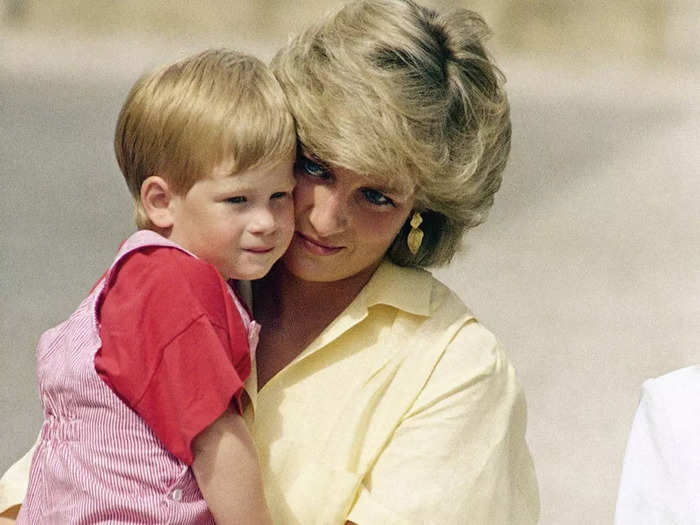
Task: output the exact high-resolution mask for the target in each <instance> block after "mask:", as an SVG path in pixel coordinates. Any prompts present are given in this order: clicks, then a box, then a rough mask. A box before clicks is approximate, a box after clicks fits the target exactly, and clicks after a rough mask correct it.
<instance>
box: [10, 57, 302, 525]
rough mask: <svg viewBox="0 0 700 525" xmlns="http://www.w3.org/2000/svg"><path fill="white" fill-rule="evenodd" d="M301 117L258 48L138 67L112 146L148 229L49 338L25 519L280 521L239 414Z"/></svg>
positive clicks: (288, 231)
mask: <svg viewBox="0 0 700 525" xmlns="http://www.w3.org/2000/svg"><path fill="white" fill-rule="evenodd" d="M295 148H296V138H295V130H294V124H293V120H292V117H291V115H290V114H289V113H288V111H287V108H286V102H285V98H284V95H283V93H282V91H281V88H280V87H279V86H278V84H277V82H276V81H275V79H274V77H273V76H272V74H271V73H270V72H269V71H268V70H267V68H266V67H265V66H264V65H263V64H262V63H261V62H260V61H258V60H257V59H255V58H252V57H249V56H246V55H242V54H239V53H236V52H233V51H224V50H216V51H206V52H204V53H201V54H199V55H196V56H194V57H190V58H188V59H185V60H182V61H180V62H178V63H175V64H172V65H170V66H168V67H165V68H162V69H160V70H158V71H156V72H154V73H151V74H149V75H147V76H145V77H144V78H142V79H141V80H140V81H139V82H137V84H136V85H135V86H134V87H133V88H132V90H131V92H130V94H129V96H128V98H127V100H126V102H125V104H124V106H123V108H122V111H121V114H120V116H119V121H118V124H117V129H116V135H115V150H116V155H117V159H118V162H119V166H120V168H121V171H122V173H123V175H124V177H125V179H126V182H127V185H128V187H129V189H130V191H131V194H132V196H133V198H134V201H135V205H136V222H137V225H138V227H139V231H137V232H136V233H135V234H133V235H132V236H131V237H129V239H127V240H126V241H125V242H124V244H123V245H122V246H121V248H120V249H119V252H118V254H117V257H116V259H115V261H114V263H113V264H112V266H111V267H110V268H109V269H108V270H107V272H106V273H105V275H104V276H103V278H102V279H101V280H100V281H99V282H98V284H97V285H96V287H95V288H94V289H93V291H92V292H91V293H90V295H89V296H88V297H87V298H86V299H85V300H84V301H83V302H82V303H81V304H80V306H79V307H78V309H77V310H76V311H75V312H74V313H73V315H71V317H70V318H69V319H68V320H67V321H65V322H64V323H62V324H60V325H59V326H57V327H55V328H53V329H51V330H49V331H47V332H46V333H44V334H43V336H42V338H41V340H40V342H39V345H38V349H37V374H38V377H39V390H40V395H41V400H42V405H43V408H44V414H45V421H44V425H43V427H42V431H41V437H40V442H39V444H38V447H37V449H36V452H35V454H34V458H33V460H32V467H31V475H30V483H29V490H28V493H27V497H26V500H25V503H24V505H23V506H22V510H21V512H20V514H19V518H18V521H19V522H20V523H68V522H71V523H73V522H75V523H102V522H107V521H109V522H120V523H178V524H180V523H213V522H214V520H216V523H219V524H222V523H236V524H246V523H251V524H252V523H255V524H258V523H267V522H269V516H268V514H267V509H266V506H265V502H264V497H263V491H262V485H261V481H260V473H259V471H258V465H257V455H256V452H255V448H254V445H253V443H252V440H251V438H250V436H249V434H248V432H247V429H246V427H245V424H244V423H243V420H242V416H241V409H242V407H241V393H242V390H243V382H244V381H245V380H246V378H247V377H248V375H249V374H250V371H251V355H250V354H251V352H253V351H254V348H255V345H256V343H257V330H258V327H257V325H256V324H255V322H254V321H251V320H250V317H249V316H248V313H247V311H246V309H245V308H244V307H243V306H242V305H241V303H240V302H239V300H238V299H237V298H236V295H235V293H234V292H233V291H232V289H231V287H230V284H228V283H227V280H230V279H258V278H260V277H262V276H263V275H265V274H266V273H267V272H268V270H269V269H270V267H271V266H272V264H273V263H274V262H275V261H276V260H277V259H278V258H279V257H280V256H281V255H282V254H283V253H284V251H285V250H286V248H287V246H288V244H289V242H290V240H291V237H292V234H293V229H294V211H293V201H292V189H293V187H294V176H293V173H292V164H293V160H294V154H295Z"/></svg>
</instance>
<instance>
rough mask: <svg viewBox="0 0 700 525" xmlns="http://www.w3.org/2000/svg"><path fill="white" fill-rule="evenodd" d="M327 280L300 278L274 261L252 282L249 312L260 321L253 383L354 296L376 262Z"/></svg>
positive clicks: (300, 346) (315, 334)
mask: <svg viewBox="0 0 700 525" xmlns="http://www.w3.org/2000/svg"><path fill="white" fill-rule="evenodd" d="M378 265H379V263H377V264H376V265H374V266H372V267H371V268H367V269H366V270H364V271H362V272H360V273H358V274H356V275H354V276H352V277H349V278H347V279H342V280H339V281H333V282H312V281H304V280H301V279H299V278H297V277H295V276H294V275H292V274H290V273H289V272H288V271H287V269H286V268H285V267H284V265H283V264H281V263H280V264H277V265H276V266H275V267H274V268H273V269H272V271H271V272H270V273H269V274H268V275H267V276H266V277H265V278H264V279H262V280H260V281H256V282H255V283H254V285H253V305H254V310H255V318H256V320H257V321H258V322H260V324H261V325H262V327H263V329H262V332H261V338H260V344H259V345H258V351H257V358H256V359H257V363H258V384H259V385H258V386H259V388H262V386H263V385H264V384H265V383H266V382H267V381H269V379H270V378H272V377H273V376H274V375H275V374H276V373H277V372H279V371H280V370H281V369H282V368H284V367H285V366H287V364H289V363H290V362H291V361H292V360H293V359H295V358H296V356H298V355H299V354H300V353H301V352H302V351H303V350H304V349H305V348H306V347H307V346H308V345H309V344H310V343H311V342H312V341H313V340H314V339H316V337H318V335H319V334H320V333H321V332H322V331H323V330H324V329H325V328H326V327H327V326H328V325H329V324H330V323H331V322H332V321H333V320H334V319H335V318H336V317H338V315H340V313H341V312H342V311H343V310H345V308H347V306H348V305H349V304H350V303H351V302H352V301H353V299H355V297H356V296H357V294H358V293H360V291H361V290H362V288H364V286H365V285H366V284H367V282H368V281H369V279H370V277H371V276H372V274H373V273H374V270H376V268H377V266H378Z"/></svg>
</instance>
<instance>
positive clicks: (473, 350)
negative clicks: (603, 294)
mask: <svg viewBox="0 0 700 525" xmlns="http://www.w3.org/2000/svg"><path fill="white" fill-rule="evenodd" d="M319 301H323V297H319ZM263 330H264V327H263ZM246 386H247V388H246V390H248V391H249V394H252V395H251V398H252V400H253V404H252V406H250V407H249V408H248V411H247V412H246V414H245V416H246V420H247V421H248V423H249V426H250V429H251V432H252V433H253V437H254V438H255V441H256V443H257V445H258V449H259V453H260V462H261V468H262V475H263V480H264V484H265V488H266V496H267V502H268V504H269V506H270V510H271V513H272V516H273V519H274V522H275V523H277V524H284V525H286V524H289V525H293V524H305V525H309V524H319V525H332V524H336V523H337V524H342V523H343V522H344V521H345V520H350V521H353V522H355V523H358V524H359V525H372V524H378V525H380V524H381V525H390V524H406V523H426V524H445V525H447V524H477V525H481V524H483V525H499V524H504V525H505V524H518V525H519V524H531V523H536V522H537V519H538V514H539V500H538V491H537V482H536V479H535V473H534V468H533V464H532V460H531V458H530V453H529V451H528V448H527V444H526V442H525V426H526V415H525V401H524V398H523V394H522V390H521V388H520V385H519V384H518V381H517V379H516V377H515V373H514V371H513V368H512V366H511V365H510V363H509V362H508V360H507V358H506V357H505V355H504V354H503V351H502V350H501V348H500V347H499V345H498V342H497V341H496V340H495V338H494V337H493V335H492V334H491V333H490V332H489V331H488V330H486V329H485V328H484V327H483V326H482V325H480V324H479V323H478V322H477V321H476V319H475V318H474V317H473V316H472V314H471V313H470V312H469V311H468V310H467V308H466V307H465V306H464V304H463V303H462V302H461V301H460V300H459V299H458V298H457V297H456V296H455V295H454V294H453V293H452V292H451V291H450V290H448V289H447V288H446V287H445V286H443V285H442V284H441V283H439V282H438V281H437V280H435V279H434V278H433V277H432V276H431V275H430V274H429V273H428V272H425V271H421V270H415V269H406V268H399V267H397V266H395V265H393V264H391V263H389V262H384V263H382V265H381V266H380V267H379V268H378V269H377V271H376V272H375V274H374V276H373V277H372V279H371V280H370V282H369V283H368V284H367V285H366V286H365V288H364V289H363V290H362V291H361V292H360V294H359V295H358V296H357V298H356V299H355V300H354V301H353V302H352V303H351V304H350V306H348V308H347V309H346V310H345V311H344V312H343V313H342V314H341V315H340V316H338V318H336V319H335V320H334V321H333V322H332V323H331V324H330V325H329V326H328V327H327V328H326V330H324V332H323V333H322V334H321V335H320V336H319V337H318V338H317V339H316V340H315V341H314V342H313V343H311V345H309V347H308V348H306V349H305V350H304V352H303V353H301V354H300V355H299V356H298V357H297V358H296V359H295V360H294V361H293V362H292V363H290V364H289V365H288V366H287V367H286V368H284V369H283V370H282V371H281V372H279V373H278V374H277V375H276V376H275V377H273V378H272V379H271V380H270V381H269V382H268V383H267V384H266V385H265V386H264V387H263V388H262V390H261V391H260V392H258V393H257V394H255V392H256V391H257V386H256V380H255V374H253V375H252V378H251V380H250V381H249V383H248V384H247V385H246ZM25 463H26V466H25V467H24V468H23V469H22V467H21V465H15V467H14V468H15V471H14V476H13V477H12V478H10V477H9V476H5V477H3V479H2V482H0V504H2V505H3V506H0V511H2V509H4V508H6V507H7V506H9V505H12V504H15V503H18V497H21V496H18V494H21V493H22V490H18V483H20V482H18V479H19V478H24V479H26V476H27V474H26V471H27V468H28V463H29V461H28V460H25ZM18 470H23V472H24V475H23V476H19V478H18V476H17V471H18ZM8 474H9V472H8ZM21 482H22V483H25V481H24V480H22V481H21Z"/></svg>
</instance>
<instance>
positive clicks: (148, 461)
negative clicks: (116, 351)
mask: <svg viewBox="0 0 700 525" xmlns="http://www.w3.org/2000/svg"><path fill="white" fill-rule="evenodd" d="M153 245H162V246H173V247H177V246H176V245H174V244H173V243H171V242H170V241H168V240H166V239H164V238H163V237H161V236H159V235H157V234H155V233H154V232H150V231H139V232H137V233H135V234H134V235H132V236H131V237H130V238H129V239H128V240H127V241H126V242H125V243H124V244H123V245H122V247H121V249H120V251H119V253H118V255H117V258H116V260H115V262H114V263H113V264H112V267H111V269H110V272H108V274H107V276H106V279H108V278H109V274H110V273H111V271H112V269H113V268H114V267H115V265H116V264H117V263H118V262H119V260H120V259H122V258H123V257H124V256H125V255H126V254H128V253H129V252H131V251H133V250H136V249H139V248H142V247H144V246H153ZM104 282H105V280H103V281H102V282H101V283H100V284H99V285H98V286H97V287H96V288H95V290H94V291H93V292H92V293H91V294H90V295H89V296H88V297H87V298H86V299H85V300H84V301H83V302H82V303H81V304H80V306H79V307H78V309H77V310H76V311H75V312H74V313H73V315H71V317H70V318H69V319H68V320H67V321H65V322H63V323H62V324H60V325H58V326H57V327H55V328H52V329H50V330H48V331H47V332H45V333H44V334H43V335H42V337H41V339H40V341H39V345H38V347H37V375H38V377H39V393H40V397H41V401H42V405H43V409H44V424H43V427H42V430H41V436H40V442H39V445H38V447H37V450H36V452H35V454H34V458H33V460H32V467H31V474H30V483H29V489H28V492H27V496H26V499H25V502H24V504H23V505H22V510H21V512H20V515H19V518H18V523H30V524H37V523H41V524H44V523H47V524H67V523H76V524H95V523H133V524H136V523H144V524H146V523H148V524H153V523H177V524H183V523H188V524H210V523H214V520H213V518H212V516H211V514H210V512H209V510H208V508H207V505H206V502H205V501H204V499H203V498H202V495H201V493H200V491H199V488H198V487H197V483H196V481H195V478H194V475H193V474H192V471H191V469H189V468H188V467H187V465H185V464H184V463H182V462H181V461H179V460H178V459H177V458H176V457H175V456H173V455H172V454H170V453H169V452H168V451H167V450H166V449H165V448H164V447H163V445H162V444H161V443H160V441H159V440H158V439H157V438H156V437H155V436H154V435H153V434H152V432H151V431H150V429H149V428H148V426H147V425H146V424H145V422H144V421H143V420H142V419H141V418H140V417H139V416H138V415H137V414H136V413H135V412H133V411H132V410H131V409H130V408H129V407H128V406H126V405H125V404H124V403H123V402H122V401H121V400H120V398H119V397H118V396H117V395H116V394H115V393H114V392H113V391H112V390H111V389H110V388H109V386H107V385H106V384H105V383H104V382H103V381H102V380H101V379H100V377H99V376H98V374H97V372H96V371H95V367H94V356H95V353H96V351H97V350H98V348H99V347H100V344H101V343H100V339H99V335H98V334H99V332H98V327H97V320H96V306H97V304H98V301H99V298H100V294H101V291H102V290H103V288H104ZM232 296H233V297H234V300H235V301H236V305H237V306H238V309H239V311H240V312H241V315H242V317H243V322H244V324H245V326H246V328H247V329H248V332H249V341H250V348H251V349H254V348H255V345H256V343H257V335H258V330H259V326H258V325H257V323H255V322H254V321H251V320H250V318H249V316H248V314H247V313H246V311H245V309H244V308H243V307H242V305H241V304H240V302H239V301H238V299H237V298H236V297H235V294H233V293H232Z"/></svg>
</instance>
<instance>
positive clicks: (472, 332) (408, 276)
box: [379, 262, 512, 375]
mask: <svg viewBox="0 0 700 525" xmlns="http://www.w3.org/2000/svg"><path fill="white" fill-rule="evenodd" d="M380 270H381V272H382V273H381V274H380V275H379V280H380V282H382V283H392V284H391V285H389V286H392V287H394V288H395V292H394V293H392V294H389V295H392V298H393V299H394V300H395V304H394V306H398V307H399V308H400V309H402V310H404V311H406V312H408V313H409V314H411V315H410V317H411V318H412V321H413V324H412V326H413V327H414V328H415V332H414V334H413V335H414V336H415V339H414V342H415V343H417V344H420V343H421V341H423V342H425V344H426V345H428V346H431V347H435V346H441V347H442V348H441V351H442V357H441V360H442V361H449V362H451V363H453V364H454V365H457V368H461V369H462V371H464V370H465V368H464V367H467V368H469V369H472V370H473V372H474V374H476V375H481V374H486V375H490V374H494V373H499V372H506V371H509V370H510V369H511V368H512V367H511V365H510V363H509V360H508V358H507V356H506V355H505V353H504V351H503V349H502V347H501V344H500V342H499V340H498V339H497V338H496V336H495V335H494V334H493V333H492V332H491V330H489V329H488V328H487V327H486V326H484V325H483V324H482V323H481V322H480V321H479V320H478V319H477V318H476V317H475V315H474V314H473V313H472V311H471V310H470V309H469V307H467V306H466V304H465V303H464V301H463V300H462V299H461V298H460V297H459V296H458V295H457V294H456V293H455V292H454V291H453V290H452V289H451V288H449V287H448V286H447V285H445V284H444V283H443V282H441V281H440V280H439V279H437V278H436V277H434V276H433V275H432V274H431V273H430V272H429V271H427V270H423V269H419V268H406V267H400V266H396V265H395V264H393V263H390V262H385V263H383V264H382V266H381V267H380Z"/></svg>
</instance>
